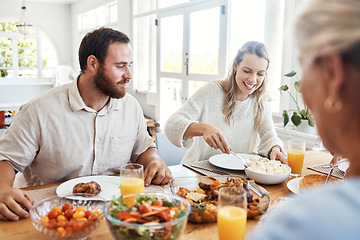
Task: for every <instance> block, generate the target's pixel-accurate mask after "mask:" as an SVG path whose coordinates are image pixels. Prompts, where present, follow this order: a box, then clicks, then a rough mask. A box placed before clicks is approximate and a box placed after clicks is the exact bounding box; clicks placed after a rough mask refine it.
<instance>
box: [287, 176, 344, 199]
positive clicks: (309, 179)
mask: <svg viewBox="0 0 360 240" xmlns="http://www.w3.org/2000/svg"><path fill="white" fill-rule="evenodd" d="M326 178H327V175H325V174H308V175H305V176H304V177H299V178H294V179H292V180H290V181H289V182H288V183H287V187H288V189H289V190H290V191H292V192H293V193H296V194H298V193H300V192H302V191H304V190H308V189H311V188H314V187H321V186H323V185H324V183H325V181H326ZM339 181H340V180H339V179H337V178H335V177H330V178H329V180H328V184H330V183H336V182H339Z"/></svg>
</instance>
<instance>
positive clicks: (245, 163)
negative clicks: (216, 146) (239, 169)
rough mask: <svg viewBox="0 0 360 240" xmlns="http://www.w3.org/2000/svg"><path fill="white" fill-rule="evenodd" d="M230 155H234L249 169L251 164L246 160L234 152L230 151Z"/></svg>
mask: <svg viewBox="0 0 360 240" xmlns="http://www.w3.org/2000/svg"><path fill="white" fill-rule="evenodd" d="M230 153H231V154H232V155H234V156H235V157H237V158H238V159H240V160H241V161H242V163H243V164H244V167H245V168H247V167H248V166H249V162H248V161H246V160H245V159H243V158H242V157H240V156H239V155H237V154H236V153H234V152H233V151H230Z"/></svg>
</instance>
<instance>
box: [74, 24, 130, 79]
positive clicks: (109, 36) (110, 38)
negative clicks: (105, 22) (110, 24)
mask: <svg viewBox="0 0 360 240" xmlns="http://www.w3.org/2000/svg"><path fill="white" fill-rule="evenodd" d="M114 42H121V43H129V42H130V38H129V37H128V36H127V35H126V34H125V33H122V32H120V31H117V30H114V29H111V28H106V27H101V28H99V29H95V30H94V31H92V32H89V33H87V34H86V35H85V37H84V38H83V39H82V41H81V44H80V48H79V63H80V69H81V72H83V73H84V71H85V70H86V66H87V59H88V57H89V56H90V55H94V56H95V57H96V58H97V59H98V61H99V63H100V64H103V63H104V61H105V58H106V56H107V52H108V49H109V45H110V44H111V43H114Z"/></svg>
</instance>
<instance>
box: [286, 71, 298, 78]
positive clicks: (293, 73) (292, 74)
mask: <svg viewBox="0 0 360 240" xmlns="http://www.w3.org/2000/svg"><path fill="white" fill-rule="evenodd" d="M295 75H296V72H295V71H294V70H293V71H291V72H289V73H287V74H285V75H284V76H285V77H293V76H295Z"/></svg>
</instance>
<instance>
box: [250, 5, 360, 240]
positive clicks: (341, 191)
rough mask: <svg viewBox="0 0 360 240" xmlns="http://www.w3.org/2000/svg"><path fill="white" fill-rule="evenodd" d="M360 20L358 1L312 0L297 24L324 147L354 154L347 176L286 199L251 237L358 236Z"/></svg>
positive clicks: (308, 95)
mask: <svg viewBox="0 0 360 240" xmlns="http://www.w3.org/2000/svg"><path fill="white" fill-rule="evenodd" d="M359 23H360V1H359V0H312V1H309V5H307V6H306V8H305V9H304V11H303V12H302V14H301V15H300V16H299V17H298V19H297V22H296V25H295V32H296V36H295V38H296V39H297V41H298V44H297V45H298V48H299V52H300V63H301V66H302V70H303V81H302V93H303V98H304V101H305V102H306V104H307V106H309V108H310V110H311V112H312V113H313V115H314V119H315V122H316V126H317V128H318V132H319V134H320V136H321V138H322V141H323V143H324V146H325V147H326V148H327V149H328V150H329V151H330V152H336V153H337V154H339V155H341V156H343V157H345V158H347V159H349V161H350V169H349V171H348V172H347V176H348V177H347V179H346V180H344V182H342V183H339V184H334V185H331V184H328V185H326V187H320V188H318V189H316V190H314V191H310V190H309V191H308V192H306V193H305V192H304V193H303V194H301V195H299V196H298V197H297V198H295V199H292V200H289V201H287V202H286V203H284V204H283V205H282V207H280V206H279V208H278V209H274V210H273V211H272V212H270V214H269V216H268V217H266V218H265V221H264V222H262V224H261V225H260V226H259V227H258V228H257V229H254V230H253V232H252V233H253V235H252V236H250V238H249V239H251V240H256V239H261V240H267V239H274V240H275V239H276V240H282V239H292V240H297V239H327V240H338V239H342V240H352V239H354V240H355V239H359V237H360V228H359V222H360V201H359V199H360V158H359V156H360V148H359V146H360V94H359V91H360V24H359Z"/></svg>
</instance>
